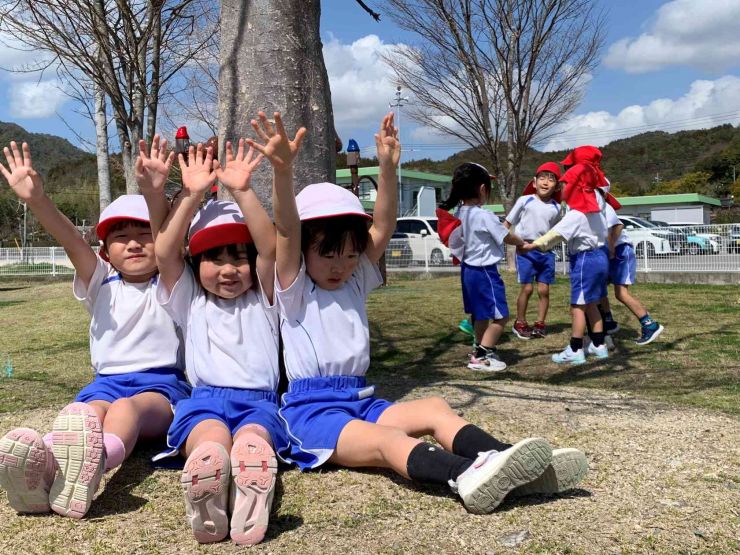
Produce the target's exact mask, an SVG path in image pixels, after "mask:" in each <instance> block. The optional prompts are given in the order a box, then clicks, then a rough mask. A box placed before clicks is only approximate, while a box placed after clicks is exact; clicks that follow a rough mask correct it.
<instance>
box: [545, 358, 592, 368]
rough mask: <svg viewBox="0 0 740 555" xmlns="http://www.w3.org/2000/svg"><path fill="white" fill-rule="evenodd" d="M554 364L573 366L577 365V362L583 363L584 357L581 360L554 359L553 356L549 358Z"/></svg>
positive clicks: (584, 361)
mask: <svg viewBox="0 0 740 555" xmlns="http://www.w3.org/2000/svg"><path fill="white" fill-rule="evenodd" d="M551 360H552V361H553V362H554V363H555V364H572V365H574V366H577V365H579V364H585V363H586V358H585V357H584V358H583V360H555V359H554V358H553V359H551Z"/></svg>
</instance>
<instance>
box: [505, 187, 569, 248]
mask: <svg viewBox="0 0 740 555" xmlns="http://www.w3.org/2000/svg"><path fill="white" fill-rule="evenodd" d="M559 219H560V205H559V204H558V203H557V202H555V201H554V200H552V199H550V200H549V201H547V202H543V201H542V200H540V197H538V196H537V195H525V196H522V197H519V198H518V199H517V200H516V202H515V203H514V207H513V208H512V209H511V212H509V214H508V215H507V216H506V221H507V222H509V223H510V224H511V225H513V226H516V234H517V235H518V236H519V237H521V238H522V239H524V240H525V241H534V240H535V239H538V238H540V237H542V236H543V235H544V234H545V233H547V232H548V231H550V228H552V226H554V225H555V224H556V223H557V221H558V220H559Z"/></svg>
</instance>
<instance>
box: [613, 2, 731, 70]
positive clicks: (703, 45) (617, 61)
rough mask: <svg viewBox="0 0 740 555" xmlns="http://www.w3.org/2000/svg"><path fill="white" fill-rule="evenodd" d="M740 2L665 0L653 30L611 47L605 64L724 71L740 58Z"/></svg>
mask: <svg viewBox="0 0 740 555" xmlns="http://www.w3.org/2000/svg"><path fill="white" fill-rule="evenodd" d="M739 20H740V2H738V0H712V1H711V2H706V1H705V2H697V1H696V0H673V1H671V2H667V3H666V4H663V5H662V6H661V7H660V8H659V9H658V11H657V12H656V14H655V18H654V19H653V21H652V23H651V25H650V26H649V29H648V30H647V32H645V33H643V34H642V35H640V36H639V37H637V38H634V37H629V38H624V39H621V40H619V41H617V42H615V43H614V44H612V45H611V47H610V48H609V51H608V52H607V54H606V57H605V58H604V62H605V63H606V64H607V65H609V66H611V67H615V68H621V69H624V70H625V71H627V72H629V73H646V72H649V71H655V70H659V69H662V68H665V67H667V66H677V65H687V66H692V67H696V68H699V69H704V70H712V71H718V70H722V69H727V68H729V67H732V66H733V65H734V64H736V63H737V61H738V58H739V57H740V33H738V31H737V22H738V21H739Z"/></svg>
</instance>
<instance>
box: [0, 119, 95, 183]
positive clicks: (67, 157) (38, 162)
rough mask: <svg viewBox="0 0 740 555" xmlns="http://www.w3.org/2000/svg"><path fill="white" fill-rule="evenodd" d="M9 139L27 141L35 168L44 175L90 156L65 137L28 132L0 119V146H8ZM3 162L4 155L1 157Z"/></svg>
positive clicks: (20, 141)
mask: <svg viewBox="0 0 740 555" xmlns="http://www.w3.org/2000/svg"><path fill="white" fill-rule="evenodd" d="M10 141H15V142H17V143H18V144H19V146H20V143H22V142H27V143H28V144H29V146H30V147H31V152H32V153H33V164H34V167H35V168H36V170H37V171H38V172H39V173H40V174H41V175H43V176H44V177H46V176H47V175H48V174H49V171H50V170H52V169H53V168H55V167H56V166H59V165H62V164H67V163H68V162H71V161H75V160H79V159H80V158H85V157H89V156H91V155H90V154H89V153H87V152H85V151H84V150H80V149H79V148H77V147H76V146H74V145H73V144H72V143H70V142H69V141H68V140H67V139H62V138H61V137H57V136H55V135H47V134H46V133H29V132H28V131H26V130H25V129H23V128H22V127H21V126H20V125H17V124H15V123H6V122H2V121H0V148H1V147H5V146H8V145H9V144H10ZM1 160H2V162H3V163H5V157H4V156H3V157H2V159H1Z"/></svg>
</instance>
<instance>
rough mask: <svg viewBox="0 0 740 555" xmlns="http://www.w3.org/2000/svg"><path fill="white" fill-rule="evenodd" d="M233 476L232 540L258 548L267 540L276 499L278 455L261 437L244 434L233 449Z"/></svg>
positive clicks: (231, 502)
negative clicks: (268, 527) (271, 511)
mask: <svg viewBox="0 0 740 555" xmlns="http://www.w3.org/2000/svg"><path fill="white" fill-rule="evenodd" d="M231 474H232V475H233V476H234V484H233V486H232V488H231V498H230V504H231V539H232V540H234V542H236V543H237V544H239V545H255V544H257V543H259V542H261V541H262V539H263V538H264V537H265V532H267V523H268V521H269V518H270V508H271V507H272V498H273V496H274V495H275V481H276V476H277V458H276V457H275V451H273V449H272V447H271V446H270V444H269V443H268V442H267V441H265V440H264V439H262V438H261V437H260V436H258V435H257V434H255V433H251V432H248V433H244V434H242V435H241V436H240V437H239V438H238V439H237V440H236V441H235V442H234V446H233V447H232V448H231Z"/></svg>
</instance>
